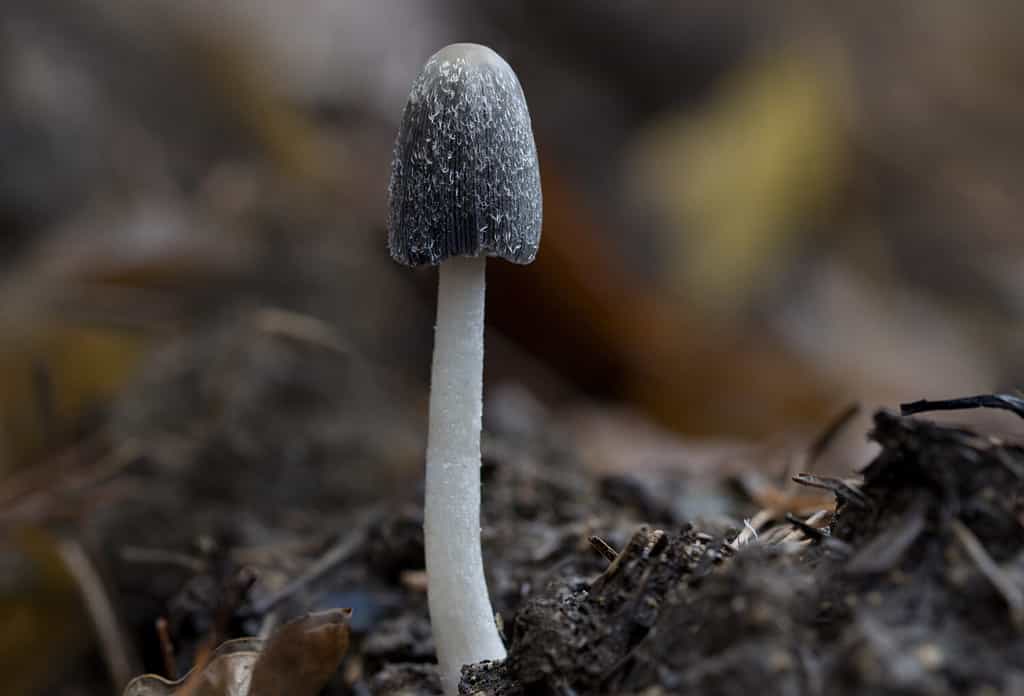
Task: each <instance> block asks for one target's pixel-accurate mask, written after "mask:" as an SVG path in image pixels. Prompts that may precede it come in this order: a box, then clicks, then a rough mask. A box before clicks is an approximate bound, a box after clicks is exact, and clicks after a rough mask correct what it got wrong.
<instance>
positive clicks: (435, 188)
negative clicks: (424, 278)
mask: <svg viewBox="0 0 1024 696" xmlns="http://www.w3.org/2000/svg"><path fill="white" fill-rule="evenodd" d="M388 200H389V206H388V246H389V247H390V249H391V256H392V258H394V259H395V261H398V262H399V263H403V264H405V265H408V266H419V265H424V264H430V265H437V264H439V263H441V262H442V261H444V260H445V259H447V258H448V257H450V256H480V255H481V254H486V255H488V256H500V257H501V258H503V259H505V260H507V261H512V262H514V263H520V264H526V263H530V262H531V261H533V259H534V257H535V256H536V255H537V247H538V246H539V245H540V228H541V190H540V169H539V167H538V164H537V146H536V144H535V143H534V140H533V128H532V127H531V125H530V112H529V110H528V109H527V107H526V98H525V97H524V96H523V90H522V87H520V85H519V79H518V78H517V77H516V74H515V72H514V71H513V70H512V68H511V67H509V65H508V63H506V62H505V60H504V59H503V58H502V57H501V56H499V55H498V54H497V53H495V52H494V51H492V50H491V49H489V48H487V47H486V46H480V45H479V44H471V43H458V44H452V45H450V46H447V47H445V48H443V49H441V50H440V51H438V52H437V53H435V54H434V55H433V56H432V57H431V58H430V60H428V61H427V64H426V65H424V66H423V70H422V71H421V72H420V74H419V76H418V77H417V78H416V80H415V81H414V82H413V85H412V90H411V91H410V93H409V101H408V102H406V105H405V109H404V110H403V111H402V125H401V126H400V127H399V130H398V137H397V138H396V140H395V150H394V158H393V159H392V162H391V181H390V183H389V185H388Z"/></svg>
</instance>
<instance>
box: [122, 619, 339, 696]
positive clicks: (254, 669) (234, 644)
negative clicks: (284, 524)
mask: <svg viewBox="0 0 1024 696" xmlns="http://www.w3.org/2000/svg"><path fill="white" fill-rule="evenodd" d="M351 615H352V610H351V609H330V610H328V611H321V612H316V613H312V614H306V615H305V616H301V617H299V618H297V619H294V620H292V621H290V622H288V623H286V624H285V625H284V626H282V627H281V628H279V629H278V630H277V631H275V632H274V634H273V635H272V636H271V637H270V638H269V639H267V640H266V641H263V640H260V639H258V638H240V639H238V640H231V641H227V642H226V643H222V644H221V645H220V647H218V648H217V649H216V650H215V651H214V653H213V655H212V657H211V659H210V661H209V662H208V663H207V664H206V666H205V667H202V668H201V670H200V671H198V672H196V671H195V670H194V671H193V672H192V673H190V674H188V675H186V676H185V677H184V678H183V679H179V680H177V681H168V680H166V679H164V678H162V677H159V676H156V675H154V674H146V675H143V676H141V677H137V678H136V679H133V680H132V681H131V683H129V684H128V686H127V687H126V688H125V690H124V694H123V696H284V694H288V696H315V695H316V694H317V693H319V692H320V689H322V688H323V686H324V684H326V683H327V680H328V679H330V678H331V675H332V674H334V672H335V671H336V670H337V669H338V665H339V664H340V663H341V660H342V658H343V657H344V656H345V653H346V652H347V651H348V642H349V628H348V620H349V617H350V616H351Z"/></svg>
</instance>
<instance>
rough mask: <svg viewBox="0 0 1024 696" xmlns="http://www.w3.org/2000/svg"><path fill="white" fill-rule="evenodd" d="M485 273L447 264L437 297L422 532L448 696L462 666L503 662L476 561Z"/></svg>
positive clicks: (477, 261) (482, 263) (478, 262)
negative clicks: (486, 661) (495, 661)
mask: <svg viewBox="0 0 1024 696" xmlns="http://www.w3.org/2000/svg"><path fill="white" fill-rule="evenodd" d="M485 268H486V257H484V256H480V257H478V258H464V257H454V258H450V259H447V260H446V261H444V262H443V263H442V264H441V266H440V269H439V273H440V275H439V282H438V291H437V326H436V327H435V336H434V363H433V370H432V373H431V378H430V430H429V434H428V439H427V475H426V502H425V508H424V515H423V522H424V524H423V527H424V542H425V546H426V561H427V576H428V581H427V588H428V589H427V594H428V604H429V607H430V623H431V626H432V629H433V634H434V643H435V644H436V646H437V659H438V663H439V669H440V673H441V682H442V684H443V686H444V690H445V693H446V694H449V695H450V696H454V695H455V694H458V690H459V677H460V672H461V670H462V667H463V665H467V664H471V663H474V662H480V661H481V660H500V659H504V657H505V647H504V646H503V645H502V642H501V638H500V637H499V636H498V629H497V626H496V625H495V623H494V612H493V610H492V609H491V600H490V597H489V596H488V594H487V584H486V582H485V580H484V566H483V558H482V556H481V553H480V426H481V416H482V411H483V363H484V290H485V284H484V271H485Z"/></svg>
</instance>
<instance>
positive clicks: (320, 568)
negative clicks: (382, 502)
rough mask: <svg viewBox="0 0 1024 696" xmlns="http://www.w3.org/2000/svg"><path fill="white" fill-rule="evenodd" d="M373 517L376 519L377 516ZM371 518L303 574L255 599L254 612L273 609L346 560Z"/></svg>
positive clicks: (258, 612) (362, 535)
mask: <svg viewBox="0 0 1024 696" xmlns="http://www.w3.org/2000/svg"><path fill="white" fill-rule="evenodd" d="M371 519H376V518H375V517H373V518H371ZM369 524H370V520H367V521H365V522H363V523H362V524H357V525H356V526H355V527H353V529H352V530H351V531H350V532H349V533H348V534H346V535H345V536H344V537H342V538H341V539H340V540H338V542H337V543H335V544H334V545H333V546H332V547H331V548H329V549H328V550H327V552H326V553H325V554H324V555H323V556H321V557H320V558H319V559H317V560H316V561H315V562H314V563H313V564H312V565H311V566H309V568H307V569H306V571H305V572H304V573H302V575H300V576H299V577H297V578H295V579H294V580H292V581H291V582H290V583H288V584H287V585H285V586H284V587H283V588H281V589H280V590H278V591H277V592H275V593H273V594H271V595H268V596H266V597H264V598H263V599H261V600H258V601H255V602H253V603H252V605H251V607H250V608H251V610H252V612H253V613H254V614H265V613H266V612H268V611H270V610H271V609H273V608H274V607H275V606H277V605H278V604H279V603H280V602H282V601H284V600H285V599H287V598H288V597H290V596H292V595H293V594H295V593H296V592H298V591H299V590H301V589H302V588H303V587H305V586H306V585H308V584H309V583H311V582H313V581H314V580H316V579H317V578H319V577H320V576H321V575H323V574H324V573H326V572H327V571H328V570H330V569H331V568H333V567H334V566H336V565H338V564H339V563H341V562H342V561H344V560H346V559H347V558H349V556H351V555H352V554H353V553H355V552H356V550H357V549H358V548H359V544H360V542H362V540H363V538H364V537H365V535H366V530H367V528H368V527H369Z"/></svg>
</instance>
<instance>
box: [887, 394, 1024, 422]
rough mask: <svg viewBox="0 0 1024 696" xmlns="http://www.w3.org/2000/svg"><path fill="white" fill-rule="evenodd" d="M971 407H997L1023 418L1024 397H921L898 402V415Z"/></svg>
mask: <svg viewBox="0 0 1024 696" xmlns="http://www.w3.org/2000/svg"><path fill="white" fill-rule="evenodd" d="M971 408H999V409H1003V410H1004V411H1010V412H1011V413H1015V414H1016V415H1017V416H1019V417H1021V418H1024V399H1021V398H1020V397H1017V396H1010V395H1009V394H978V395H977V396H965V397H962V398H959V399H942V400H939V401H928V400H927V399H921V400H920V401H912V402H910V403H907V404H900V415H902V416H912V415H914V414H917V413H927V412H928V411H963V410H966V409H971Z"/></svg>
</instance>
